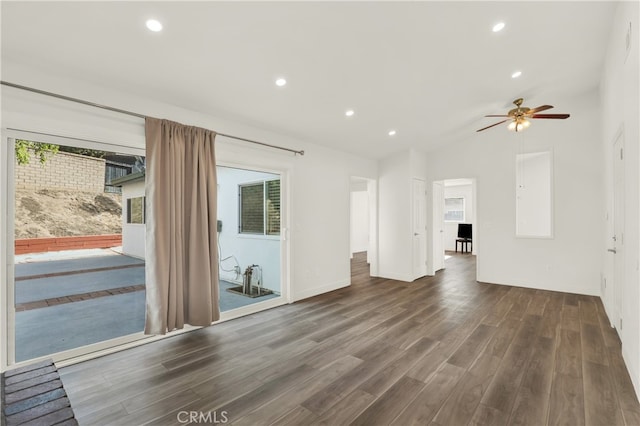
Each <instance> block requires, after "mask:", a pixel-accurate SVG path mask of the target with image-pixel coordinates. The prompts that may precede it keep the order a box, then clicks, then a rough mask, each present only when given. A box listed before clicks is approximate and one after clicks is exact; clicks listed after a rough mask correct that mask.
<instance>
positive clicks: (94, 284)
mask: <svg viewBox="0 0 640 426" xmlns="http://www.w3.org/2000/svg"><path fill="white" fill-rule="evenodd" d="M143 266H144V263H142V264H140V267H139V268H138V267H136V268H124V269H112V270H109V271H99V272H87V273H79V274H74V275H62V276H57V277H56V276H54V277H46V278H36V279H32V280H22V281H16V283H15V303H16V304H19V303H27V302H35V301H38V300H45V299H52V298H54V297H64V296H71V295H74V294H81V293H90V292H96V291H101V290H108V289H113V288H119V287H126V286H132V285H137V284H144V282H145V275H144V267H143Z"/></svg>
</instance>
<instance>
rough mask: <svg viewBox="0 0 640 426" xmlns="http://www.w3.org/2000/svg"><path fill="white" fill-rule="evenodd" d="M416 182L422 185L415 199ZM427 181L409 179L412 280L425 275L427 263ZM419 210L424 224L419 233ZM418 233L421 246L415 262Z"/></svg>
mask: <svg viewBox="0 0 640 426" xmlns="http://www.w3.org/2000/svg"><path fill="white" fill-rule="evenodd" d="M416 184H421V185H422V190H421V192H420V194H419V196H420V198H419V199H416V196H415V195H416V193H415V185H416ZM418 203H420V206H418ZM427 206H428V203H427V182H426V181H425V180H424V179H420V178H415V177H414V178H412V179H411V233H412V236H411V246H412V253H411V275H412V278H413V279H414V280H416V279H418V278H421V277H424V276H425V275H427V272H428V270H427V263H428V253H427V241H428V238H427V223H428V222H427ZM417 207H421V208H418V210H417V211H416V208H417ZM420 211H421V212H422V216H423V217H422V220H423V223H424V225H423V226H422V228H423V229H421V230H419V231H420V233H417V232H416V229H415V228H416V227H415V224H416V214H418V215H419V214H420ZM419 235H422V243H421V245H422V248H421V257H420V259H419V260H418V261H417V263H416V253H415V252H414V250H415V243H414V241H413V240H414V239H415V238H416V237H418V236H419Z"/></svg>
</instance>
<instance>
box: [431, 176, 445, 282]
mask: <svg viewBox="0 0 640 426" xmlns="http://www.w3.org/2000/svg"><path fill="white" fill-rule="evenodd" d="M436 185H437V186H440V189H439V190H436ZM431 188H432V197H431V202H432V203H433V208H432V217H433V219H432V224H431V225H432V226H431V231H432V232H431V235H432V240H431V254H432V256H431V257H432V258H431V262H430V263H429V264H430V265H431V268H430V269H431V270H430V271H429V272H430V273H431V275H435V273H436V272H438V271H440V270H442V269H444V267H445V265H444V251H445V250H444V216H443V215H444V181H443V180H439V181H434V182H433V183H432V184H431ZM438 191H440V195H441V196H440V197H439V199H437V200H436V193H437V192H438ZM438 206H439V207H438ZM437 240H439V241H440V249H439V250H437V249H438V247H437V244H436V241H437Z"/></svg>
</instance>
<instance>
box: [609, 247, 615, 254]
mask: <svg viewBox="0 0 640 426" xmlns="http://www.w3.org/2000/svg"><path fill="white" fill-rule="evenodd" d="M607 251H610V252H611V253H613V254H616V253H617V251H616V249H614V248H612V249H607Z"/></svg>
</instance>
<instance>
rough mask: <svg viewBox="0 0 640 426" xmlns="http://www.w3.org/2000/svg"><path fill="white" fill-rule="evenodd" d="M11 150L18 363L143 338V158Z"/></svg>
mask: <svg viewBox="0 0 640 426" xmlns="http://www.w3.org/2000/svg"><path fill="white" fill-rule="evenodd" d="M13 145H14V146H13V147H12V148H11V149H10V151H11V152H10V157H11V156H12V157H13V159H11V158H10V160H11V162H12V164H11V166H12V169H13V173H12V175H11V176H9V182H10V188H11V193H12V197H11V198H12V207H13V208H12V209H10V210H11V211H12V212H13V217H9V221H10V225H11V226H10V227H9V228H10V229H11V234H12V235H10V237H13V238H10V240H11V239H12V240H13V244H12V247H11V248H10V249H12V250H11V251H12V253H11V251H10V252H9V253H10V256H11V257H12V260H13V262H12V264H13V274H12V275H13V286H12V289H13V292H12V293H13V294H12V295H11V296H12V297H11V299H12V300H9V303H11V305H12V306H10V311H11V312H12V313H13V315H12V322H13V331H14V333H13V334H14V335H13V345H12V347H13V351H11V352H13V353H12V354H11V352H10V357H11V355H13V361H14V362H21V361H27V360H30V359H35V358H40V357H45V356H51V355H52V354H57V353H61V352H68V351H71V352H68V353H81V352H82V350H80V351H75V352H74V350H76V349H78V348H87V347H88V346H89V345H95V344H103V346H104V342H112V343H114V344H116V343H117V344H119V343H121V342H122V338H123V337H127V336H135V335H137V337H135V338H141V337H143V336H142V333H141V332H142V330H143V328H144V315H145V273H144V240H145V238H144V233H145V230H144V227H145V225H144V221H145V211H144V170H145V158H144V155H143V152H140V153H139V154H140V155H135V154H131V153H129V154H123V153H118V152H114V151H111V150H109V149H108V147H105V148H104V149H95V147H94V148H87V147H83V146H78V144H77V143H76V144H74V143H72V142H71V141H69V144H68V145H61V144H51V143H46V142H42V141H38V140H28V139H16V140H15V142H14V144H13Z"/></svg>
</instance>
